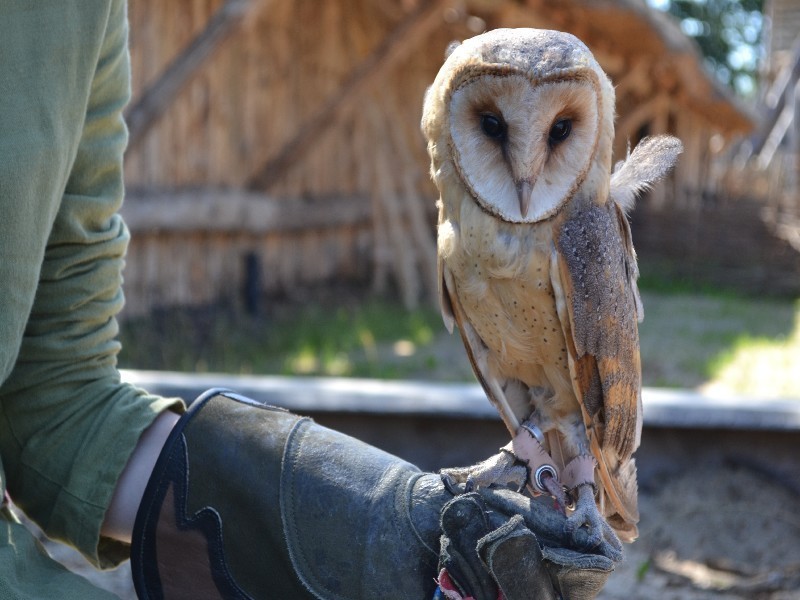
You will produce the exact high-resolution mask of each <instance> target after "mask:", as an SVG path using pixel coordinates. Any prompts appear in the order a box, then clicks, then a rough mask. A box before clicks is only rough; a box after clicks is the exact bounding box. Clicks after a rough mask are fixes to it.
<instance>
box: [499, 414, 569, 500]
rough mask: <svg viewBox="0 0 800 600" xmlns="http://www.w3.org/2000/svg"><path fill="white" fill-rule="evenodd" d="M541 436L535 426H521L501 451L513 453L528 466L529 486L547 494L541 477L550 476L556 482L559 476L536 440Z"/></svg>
mask: <svg viewBox="0 0 800 600" xmlns="http://www.w3.org/2000/svg"><path fill="white" fill-rule="evenodd" d="M541 435H542V434H541V432H540V431H539V430H538V428H535V426H532V425H523V426H522V427H520V428H519V430H518V431H517V435H515V436H514V438H513V439H512V440H511V441H510V442H509V443H508V444H506V445H505V446H504V447H503V449H504V450H508V451H509V452H511V453H513V454H514V456H516V457H517V459H519V460H521V461H522V462H524V463H526V464H527V465H528V468H529V469H530V479H531V484H532V485H533V487H534V488H535V489H536V490H537V491H539V492H540V493H543V494H547V493H549V492H548V491H547V489H546V488H545V487H544V485H543V483H542V482H543V477H544V476H545V475H550V476H551V477H553V478H555V479H556V480H558V479H559V474H558V469H557V468H556V463H555V461H554V460H553V457H552V456H550V454H549V453H548V452H547V450H545V449H544V446H542V443H541V441H540V440H539V439H538V438H539V437H540V436H541Z"/></svg>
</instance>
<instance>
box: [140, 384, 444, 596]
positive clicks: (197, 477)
mask: <svg viewBox="0 0 800 600" xmlns="http://www.w3.org/2000/svg"><path fill="white" fill-rule="evenodd" d="M447 496H448V494H447V492H446V491H445V490H444V489H443V487H442V486H441V483H440V482H439V478H438V477H436V476H429V475H423V474H422V473H420V472H419V470H418V469H417V468H416V467H414V466H413V465H410V464H409V463H406V462H405V461H402V460H400V459H398V458H397V457H394V456H392V455H390V454H387V453H385V452H383V451H381V450H378V449H376V448H374V447H372V446H369V445H367V444H364V443H362V442H359V441H358V440H355V439H353V438H351V437H349V436H346V435H343V434H341V433H338V432H335V431H332V430H330V429H327V428H324V427H321V426H319V425H317V424H316V423H314V422H313V421H312V420H310V419H308V418H301V417H298V416H296V415H293V414H291V413H289V412H286V411H284V410H282V409H278V408H274V407H269V406H265V405H263V404H260V403H257V402H255V401H253V400H250V399H248V398H245V397H242V396H239V395H237V394H234V393H232V392H228V391H220V390H211V391H209V392H206V393H205V394H203V395H202V396H201V397H200V398H198V399H197V400H196V401H195V402H194V403H193V404H192V405H191V406H190V408H189V410H188V411H187V413H186V414H185V415H183V416H182V417H181V420H180V421H179V422H178V424H177V425H176V427H175V429H174V430H173V431H172V433H171V435H170V437H169V439H168V440H167V443H166V444H165V446H164V448H163V450H162V452H161V455H160V457H159V459H158V462H157V463H156V467H155V469H154V471H153V474H152V476H151V478H150V481H149V482H148V485H147V487H146V490H145V494H144V498H143V500H142V504H141V505H140V508H139V512H138V514H137V517H136V523H135V526H134V532H133V542H132V549H131V567H132V573H133V580H134V585H135V587H136V592H137V594H138V595H139V597H140V598H165V599H172V598H192V599H203V598H280V599H287V598H292V599H294V598H298V599H300V598H323V599H325V600H328V599H331V600H351V599H355V598H366V597H381V598H385V597H398V598H400V597H402V598H423V597H430V596H431V595H432V593H433V589H434V582H433V577H434V575H435V573H436V563H437V557H438V535H439V523H438V521H439V509H440V508H441V506H442V504H443V502H444V501H445V498H446V497H447Z"/></svg>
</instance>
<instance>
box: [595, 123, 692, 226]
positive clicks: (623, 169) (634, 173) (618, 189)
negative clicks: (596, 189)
mask: <svg viewBox="0 0 800 600" xmlns="http://www.w3.org/2000/svg"><path fill="white" fill-rule="evenodd" d="M681 152H683V144H682V143H681V141H680V140H679V139H678V138H676V137H672V136H671V135H657V136H654V137H646V138H644V139H642V141H641V142H639V143H638V144H637V146H636V148H634V149H633V152H632V153H631V152H630V149H628V156H627V157H626V158H625V160H621V161H619V162H618V163H617V164H616V166H615V167H614V172H613V173H612V174H611V197H612V198H613V199H614V201H615V202H616V203H617V204H618V205H619V206H620V208H622V210H624V211H625V212H626V213H628V212H630V211H631V210H632V209H633V204H634V202H635V200H636V198H637V196H639V194H641V193H642V192H645V191H647V190H649V189H650V188H651V187H652V186H653V184H655V183H656V182H658V181H659V180H660V179H662V178H663V177H664V176H666V175H667V174H668V173H669V172H670V171H671V170H672V168H673V167H674V166H675V164H676V163H677V162H678V155H679V154H680V153H681Z"/></svg>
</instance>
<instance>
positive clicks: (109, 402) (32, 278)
mask: <svg viewBox="0 0 800 600" xmlns="http://www.w3.org/2000/svg"><path fill="white" fill-rule="evenodd" d="M2 11H3V18H2V19H0V56H2V57H3V60H2V65H1V66H0V89H2V90H3V93H2V94H0V206H2V216H0V285H2V286H3V287H2V294H0V344H2V345H1V346H0V456H2V466H3V471H4V473H0V479H2V481H3V483H4V484H6V485H7V488H8V491H9V493H10V495H11V497H12V498H13V500H14V502H15V504H16V505H17V506H18V507H20V508H21V509H22V510H23V511H24V512H25V513H26V514H27V515H28V516H29V517H31V518H32V519H33V520H34V521H36V522H37V524H39V525H40V526H41V527H42V529H44V531H45V532H46V533H47V534H48V536H50V537H52V538H55V539H59V540H63V541H66V542H69V543H70V544H72V545H74V546H75V547H77V548H78V549H79V550H80V551H81V552H82V553H83V554H84V555H85V556H86V557H87V558H88V559H89V560H91V561H92V562H94V563H95V564H99V565H101V566H113V565H115V564H117V563H119V562H120V561H122V560H124V559H126V558H127V556H128V553H129V549H128V547H127V546H125V545H124V544H121V543H120V542H118V541H115V540H111V539H108V538H106V537H102V536H101V526H102V524H103V522H104V520H105V519H106V511H107V509H108V507H109V505H110V504H111V498H112V495H113V493H114V490H115V488H116V487H117V480H118V478H119V477H120V474H121V473H122V471H123V469H124V467H125V465H126V463H127V462H128V459H129V457H130V456H131V453H132V452H133V450H134V448H135V447H136V445H137V443H138V442H139V438H140V436H141V435H142V433H143V432H144V431H145V430H147V428H148V427H149V426H150V424H151V423H152V422H153V421H154V420H155V419H156V417H157V416H158V415H159V414H160V413H162V412H163V411H165V410H167V409H169V408H172V409H174V410H176V411H179V412H180V411H182V410H183V407H182V404H181V402H180V401H178V400H175V399H172V400H169V399H164V398H159V397H157V396H153V395H150V394H147V393H146V392H144V391H143V390H140V389H137V388H135V387H133V386H130V385H127V384H124V383H122V382H121V381H120V376H119V373H118V371H117V368H116V356H117V353H118V351H119V349H120V346H119V343H118V342H117V341H116V335H117V330H118V328H117V323H116V319H115V315H116V314H117V313H118V312H119V310H120V309H121V307H122V305H123V295H122V290H121V282H122V277H121V271H122V267H123V264H124V255H125V251H126V248H127V243H128V237H129V236H128V231H127V229H126V227H125V225H124V223H123V222H122V220H121V218H120V217H119V215H118V214H117V211H118V209H119V206H120V203H121V202H122V196H123V170H122V157H123V152H124V149H125V144H126V141H127V133H126V129H125V123H124V120H123V116H122V111H123V108H124V106H125V104H126V102H127V101H128V98H129V96H130V69H129V58H128V50H127V20H126V6H125V3H124V1H123V0H113V1H111V2H102V3H97V2H87V1H85V0H64V1H63V2H56V3H36V4H35V5H34V7H33V8H32V7H31V4H30V3H29V2H23V1H11V2H8V3H3V8H2ZM134 462H138V461H134ZM3 475H4V476H3ZM121 485H123V484H121ZM142 485H144V482H142ZM120 493H122V490H121V492H120ZM115 510H116V509H115ZM123 512H124V511H123ZM109 522H110V523H111V522H114V519H113V518H110V521H109ZM122 529H123V530H124V526H123V527H122Z"/></svg>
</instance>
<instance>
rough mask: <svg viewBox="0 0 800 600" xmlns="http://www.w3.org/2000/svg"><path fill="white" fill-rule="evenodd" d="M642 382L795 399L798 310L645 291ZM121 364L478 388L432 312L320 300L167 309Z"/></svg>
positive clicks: (133, 326)
mask: <svg viewBox="0 0 800 600" xmlns="http://www.w3.org/2000/svg"><path fill="white" fill-rule="evenodd" d="M643 301H644V306H645V320H644V322H643V323H642V324H641V325H640V345H641V353H642V374H643V380H644V384H645V385H648V386H657V387H688V388H694V387H703V386H707V387H709V388H711V389H714V390H717V391H726V392H732V393H741V394H752V395H759V396H775V395H784V396H795V397H799V398H800V377H798V374H800V302H793V301H786V300H774V299H767V300H759V299H753V298H747V297H741V296H735V295H733V294H731V293H727V292H725V293H715V294H700V293H692V292H687V291H685V290H684V289H683V288H676V287H670V288H669V290H668V291H658V292H654V291H645V292H644V293H643ZM120 338H121V341H122V343H123V351H122V353H121V354H120V366H122V367H127V368H138V369H164V370H177V371H186V372H227V373H234V374H251V373H255V374H283V375H334V376H351V377H377V378H384V379H430V380H439V381H473V380H474V377H473V375H472V372H471V369H470V366H469V363H468V361H467V358H466V354H465V352H464V349H463V347H462V345H461V340H460V336H459V335H458V334H457V333H456V334H454V335H452V336H451V335H449V334H447V332H446V330H445V328H444V325H443V324H442V320H441V317H440V315H439V314H438V311H437V310H435V309H432V308H426V309H421V310H418V311H414V312H407V311H406V310H404V309H403V307H402V306H401V305H400V304H398V303H394V302H391V301H388V300H381V299H377V298H370V297H367V298H366V299H365V298H363V297H358V296H357V297H355V298H354V297H353V296H349V297H346V298H345V299H344V300H341V299H340V297H339V296H338V295H328V296H323V300H321V301H320V300H316V299H315V300H314V301H313V302H294V303H289V302H284V303H282V304H278V305H273V306H270V308H269V313H268V316H267V317H264V318H248V317H246V316H244V315H241V314H239V313H236V312H235V311H231V310H211V309H204V310H171V311H165V312H159V313H156V314H154V315H152V316H151V317H148V318H146V319H135V320H127V321H125V322H124V323H123V324H122V330H121V336H120Z"/></svg>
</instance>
